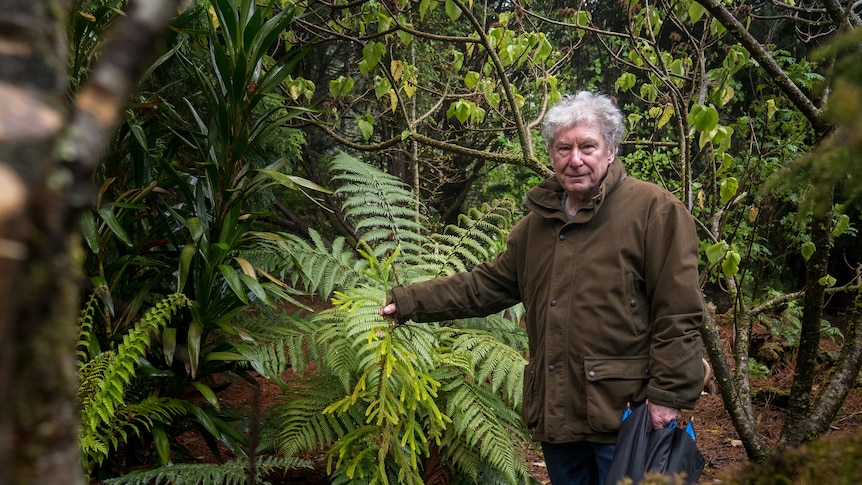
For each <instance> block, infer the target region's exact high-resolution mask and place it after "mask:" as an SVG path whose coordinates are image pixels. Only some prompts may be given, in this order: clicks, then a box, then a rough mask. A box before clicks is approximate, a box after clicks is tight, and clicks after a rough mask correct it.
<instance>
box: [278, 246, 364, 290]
mask: <svg viewBox="0 0 862 485" xmlns="http://www.w3.org/2000/svg"><path fill="white" fill-rule="evenodd" d="M283 236H284V241H283V242H282V243H281V244H279V247H280V249H281V250H282V251H285V252H287V253H289V254H290V255H291V257H292V258H293V261H294V262H295V266H296V271H294V273H293V275H292V279H293V283H294V284H295V285H296V284H299V285H302V286H303V287H304V288H305V289H306V290H307V291H308V292H310V293H316V294H318V295H320V296H321V298H329V296H330V295H331V294H332V292H333V290H334V289H335V288H344V287H350V286H354V285H356V284H357V283H358V282H360V281H362V280H363V279H364V276H363V274H362V271H363V270H364V269H365V268H366V267H367V264H366V263H365V261H364V260H363V259H362V258H360V257H359V255H358V254H357V253H356V251H354V250H353V248H350V247H346V246H347V244H346V241H345V239H344V238H343V237H338V238H335V240H333V241H332V245H331V246H328V245H327V244H326V242H325V241H324V240H323V238H322V237H321V236H320V234H319V233H318V232H317V231H315V230H313V229H309V236H310V238H311V241H310V242H308V241H305V240H303V239H302V238H300V237H298V236H296V235H293V234H283Z"/></svg>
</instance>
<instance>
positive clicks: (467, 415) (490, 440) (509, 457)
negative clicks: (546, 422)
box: [446, 381, 529, 483]
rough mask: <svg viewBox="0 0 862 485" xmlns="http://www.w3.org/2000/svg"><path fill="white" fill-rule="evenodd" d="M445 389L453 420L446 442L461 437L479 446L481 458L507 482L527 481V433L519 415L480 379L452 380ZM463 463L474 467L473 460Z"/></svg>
mask: <svg viewBox="0 0 862 485" xmlns="http://www.w3.org/2000/svg"><path fill="white" fill-rule="evenodd" d="M446 391H447V402H446V411H447V413H448V414H449V415H450V416H451V417H452V420H453V425H452V426H451V427H450V428H448V429H447V435H448V436H447V442H453V441H454V440H456V439H457V440H462V441H463V442H465V443H466V444H467V445H468V446H470V447H472V448H475V449H477V450H478V452H479V456H480V458H481V460H482V461H483V462H487V463H489V464H490V465H491V466H492V467H493V468H494V469H495V470H496V471H497V472H498V473H500V474H501V475H502V476H503V477H505V478H506V480H505V483H523V482H526V481H528V480H527V479H526V478H528V476H529V474H528V471H527V468H526V451H525V450H524V449H523V448H524V446H523V443H525V442H526V436H524V435H523V432H522V425H521V424H520V423H521V418H520V414H519V413H518V412H517V411H515V410H514V409H512V408H510V407H508V406H505V405H503V403H502V402H501V401H500V399H499V397H498V396H497V395H496V393H494V392H493V391H492V390H491V389H490V388H488V387H487V386H483V385H481V384H479V383H477V382H472V381H466V382H458V383H451V384H450V385H449V386H448V388H447V389H446ZM464 456H465V457H466V456H467V455H464ZM454 458H455V457H454V456H453V459H454ZM455 464H456V466H458V467H461V466H462V464H461V463H458V462H455ZM463 466H465V467H469V468H472V467H473V466H474V462H473V461H468V462H467V463H465V464H463Z"/></svg>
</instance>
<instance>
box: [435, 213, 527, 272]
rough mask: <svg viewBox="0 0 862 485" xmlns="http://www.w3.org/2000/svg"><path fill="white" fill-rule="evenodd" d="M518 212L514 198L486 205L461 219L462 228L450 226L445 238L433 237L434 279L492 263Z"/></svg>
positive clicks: (444, 235)
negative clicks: (492, 251) (488, 262)
mask: <svg viewBox="0 0 862 485" xmlns="http://www.w3.org/2000/svg"><path fill="white" fill-rule="evenodd" d="M514 208H515V204H514V201H513V200H512V199H510V198H504V199H501V200H498V201H495V202H494V203H493V204H487V203H485V204H482V206H481V207H480V208H479V209H476V208H471V209H469V210H468V212H467V214H461V215H459V216H458V225H449V226H446V229H445V231H444V232H443V233H442V234H433V235H432V236H431V237H430V242H429V244H428V245H427V246H426V254H427V256H425V259H426V260H427V263H428V264H429V268H428V269H429V270H430V271H432V272H433V275H432V277H437V276H445V275H450V274H453V273H457V272H461V271H466V270H467V269H469V268H471V267H473V266H475V265H477V264H479V263H481V262H483V261H487V260H488V259H490V258H491V256H492V253H491V248H493V247H494V246H495V245H496V244H497V242H498V241H499V240H500V239H501V238H503V237H505V234H506V228H507V227H509V226H510V225H511V223H512V218H513V215H514Z"/></svg>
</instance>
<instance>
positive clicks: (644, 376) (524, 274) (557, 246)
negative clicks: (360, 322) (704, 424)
mask: <svg viewBox="0 0 862 485" xmlns="http://www.w3.org/2000/svg"><path fill="white" fill-rule="evenodd" d="M562 195H563V191H562V188H561V187H560V185H559V183H557V181H556V179H555V178H554V177H551V178H549V179H547V180H545V181H544V182H542V183H541V184H539V185H537V186H536V187H534V188H533V189H532V190H530V192H529V194H528V197H527V201H526V204H527V207H528V208H529V209H530V213H529V214H527V216H525V217H524V219H523V220H521V221H520V222H518V223H517V224H516V225H515V226H514V228H513V229H512V231H511V233H510V235H509V238H508V242H507V249H506V251H504V252H502V253H500V254H499V255H498V256H497V257H496V258H495V259H494V261H492V262H489V263H484V264H481V265H478V266H476V267H475V268H473V269H472V270H471V271H469V272H464V273H458V274H455V275H452V276H448V277H444V278H437V279H433V280H429V281H426V282H422V283H418V284H415V285H411V286H407V287H404V286H399V287H395V288H393V290H392V294H391V296H392V299H393V300H394V302H395V304H396V307H397V310H398V318H399V320H402V321H406V320H408V319H410V320H414V321H417V322H427V321H440V320H446V319H453V318H464V317H470V316H482V315H489V314H491V313H495V312H498V311H500V310H503V309H505V308H507V307H509V306H511V305H513V304H515V303H517V302H519V301H522V302H523V303H524V305H525V307H526V309H527V312H526V319H525V325H526V329H527V333H528V335H529V350H530V359H529V364H528V365H527V366H526V368H525V370H524V400H523V409H522V412H523V416H524V420H525V422H526V424H527V425H528V426H529V427H531V428H534V433H533V439H535V440H537V441H549V442H556V443H563V442H571V441H581V440H589V441H594V442H598V443H613V442H614V441H615V439H616V432H617V430H618V429H619V426H620V418H621V415H622V413H623V411H624V410H625V408H626V405H627V404H628V403H631V404H632V405H634V404H636V403H640V402H643V401H644V400H646V399H649V400H650V401H651V402H653V403H656V404H660V405H663V406H669V407H674V408H684V409H692V408H694V405H695V402H696V401H697V398H698V397H699V396H700V393H701V391H702V390H703V367H702V363H701V358H702V342H701V339H700V333H699V327H700V324H701V318H702V312H703V299H702V295H701V293H700V287H699V285H698V267H697V264H698V240H697V235H696V232H695V227H694V220H693V218H692V216H691V214H690V213H689V212H688V211H687V210H686V208H685V207H684V206H683V204H682V203H681V202H680V201H679V200H678V199H677V198H676V197H674V196H673V195H672V194H670V193H669V192H667V191H666V190H664V189H662V188H660V187H658V186H657V185H654V184H651V183H647V182H643V181H640V180H636V179H634V178H630V177H627V176H626V174H625V172H624V170H623V167H622V165H621V162H620V161H619V160H616V161H614V162H613V163H612V164H611V165H610V168H609V169H608V174H607V175H606V177H605V179H604V181H603V182H602V184H601V190H600V193H599V195H597V196H596V197H595V198H594V199H593V202H592V204H590V205H589V206H587V207H586V208H584V209H582V210H580V211H579V212H578V213H577V214H576V215H575V216H574V217H573V218H571V219H567V216H566V214H565V212H564V211H563V208H562V207H563V206H562Z"/></svg>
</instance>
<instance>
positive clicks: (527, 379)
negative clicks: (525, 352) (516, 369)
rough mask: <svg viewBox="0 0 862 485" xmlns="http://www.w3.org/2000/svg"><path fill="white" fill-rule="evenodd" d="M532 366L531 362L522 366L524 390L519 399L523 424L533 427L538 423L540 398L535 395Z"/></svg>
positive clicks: (534, 379)
mask: <svg viewBox="0 0 862 485" xmlns="http://www.w3.org/2000/svg"><path fill="white" fill-rule="evenodd" d="M533 367H534V366H533V363H532V362H528V363H527V365H526V366H524V390H523V394H522V399H521V417H522V418H524V424H526V425H527V427H528V428H535V427H536V426H537V425H538V424H539V414H541V399H539V396H538V395H537V390H536V376H534V375H533Z"/></svg>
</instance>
